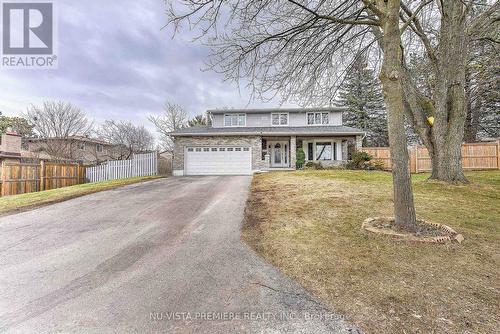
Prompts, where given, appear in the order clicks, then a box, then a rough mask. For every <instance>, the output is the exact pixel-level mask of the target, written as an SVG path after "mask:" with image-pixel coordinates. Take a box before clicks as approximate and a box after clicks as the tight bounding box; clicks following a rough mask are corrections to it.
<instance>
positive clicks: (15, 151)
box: [0, 131, 21, 163]
mask: <svg viewBox="0 0 500 334" xmlns="http://www.w3.org/2000/svg"><path fill="white" fill-rule="evenodd" d="M0 162H7V163H19V162H21V136H20V135H18V134H17V133H15V132H13V131H7V132H5V133H3V134H2V136H1V138H0Z"/></svg>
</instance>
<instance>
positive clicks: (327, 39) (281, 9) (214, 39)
mask: <svg viewBox="0 0 500 334" xmlns="http://www.w3.org/2000/svg"><path fill="white" fill-rule="evenodd" d="M182 2H183V3H184V5H185V7H184V8H187V12H186V13H183V14H177V13H176V11H175V10H174V7H173V5H171V8H170V9H171V11H170V13H171V17H170V22H171V23H172V24H174V26H175V28H176V29H177V28H179V24H180V23H181V22H183V21H186V20H188V21H189V22H190V23H193V24H194V26H197V27H199V28H200V29H201V36H200V38H203V37H206V38H204V41H205V42H207V43H208V44H209V45H210V47H211V48H212V50H213V54H212V57H211V60H212V61H211V67H212V68H213V69H215V70H216V71H219V72H222V73H223V74H224V75H225V76H226V78H227V79H233V80H236V81H237V80H239V79H240V78H242V77H245V78H248V79H249V81H250V86H251V87H252V88H253V91H254V94H256V95H257V97H265V95H266V94H267V93H269V92H272V91H279V92H281V94H282V95H283V96H284V98H296V99H299V100H303V101H304V100H305V101H308V102H311V101H314V102H316V103H318V101H321V102H323V101H324V98H325V96H331V98H332V99H333V96H332V95H334V94H332V93H333V92H334V90H333V89H332V87H333V86H335V85H336V84H338V78H339V71H338V70H339V68H344V69H345V67H346V66H347V65H348V64H349V62H350V61H352V59H353V57H354V56H355V53H356V52H353V49H354V51H356V49H358V50H359V51H363V50H365V49H367V48H369V47H370V46H371V45H372V44H373V38H370V37H371V36H372V35H371V34H370V31H371V27H376V28H377V29H378V31H380V32H381V33H382V35H381V39H380V44H381V45H382V46H383V48H384V57H383V63H382V67H381V71H380V79H381V82H382V85H383V93H384V98H385V103H386V105H387V108H388V128H389V142H390V146H391V157H392V173H393V180H394V181H393V184H394V206H395V210H394V212H395V223H396V225H397V226H399V227H401V228H404V229H407V230H415V228H416V216H415V208H414V204H413V192H412V186H411V181H410V174H409V169H408V149H407V141H406V133H405V126H404V114H403V90H402V88H401V78H402V76H403V74H402V71H403V69H402V62H401V59H402V50H401V47H400V46H401V31H400V26H399V23H400V21H399V13H400V1H399V0H385V1H384V0H377V1H370V0H364V1H354V0H349V1H312V0H311V1H293V0H289V1H257V0H247V1H237V0H235V1H216V0H213V1H203V2H199V1H196V0H184V1H182ZM222 26H223V27H225V28H226V29H225V31H224V33H223V34H219V29H218V28H220V27H222ZM330 101H331V100H330Z"/></svg>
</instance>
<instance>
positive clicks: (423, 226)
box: [362, 217, 464, 243]
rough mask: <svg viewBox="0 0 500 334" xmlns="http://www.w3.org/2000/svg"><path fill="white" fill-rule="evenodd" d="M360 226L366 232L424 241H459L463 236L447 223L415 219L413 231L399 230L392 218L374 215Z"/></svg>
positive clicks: (397, 238) (404, 239) (406, 239)
mask: <svg viewBox="0 0 500 334" xmlns="http://www.w3.org/2000/svg"><path fill="white" fill-rule="evenodd" d="M362 228H363V229H364V230H366V231H368V232H371V233H375V234H378V235H384V236H388V237H391V238H393V239H396V240H402V241H415V242H424V243H446V242H452V241H456V242H458V243H461V242H462V241H463V240H464V237H463V236H462V235H461V234H459V233H457V232H456V231H455V230H454V229H452V228H451V227H449V226H447V225H442V224H437V223H431V222H427V221H425V220H423V219H418V220H417V229H416V231H415V232H414V233H412V232H408V231H404V230H401V229H400V228H399V227H398V226H396V225H395V224H394V218H390V217H374V218H368V219H366V220H365V221H364V222H363V225H362Z"/></svg>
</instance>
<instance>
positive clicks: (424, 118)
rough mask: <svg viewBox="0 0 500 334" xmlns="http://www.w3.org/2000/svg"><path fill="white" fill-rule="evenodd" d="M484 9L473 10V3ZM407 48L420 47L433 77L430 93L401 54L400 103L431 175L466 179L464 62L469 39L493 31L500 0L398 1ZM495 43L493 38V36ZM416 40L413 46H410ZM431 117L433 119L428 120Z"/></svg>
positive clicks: (474, 6)
mask: <svg viewBox="0 0 500 334" xmlns="http://www.w3.org/2000/svg"><path fill="white" fill-rule="evenodd" d="M478 5H479V6H482V7H483V8H484V10H481V11H474V9H475V8H476V7H477V6H478ZM401 8H402V11H401V13H400V18H401V20H402V22H403V27H402V30H404V31H405V32H406V33H407V41H408V43H407V46H406V49H412V47H410V46H409V45H410V44H413V50H415V49H416V51H417V52H419V51H421V52H423V55H425V57H426V58H427V60H428V62H429V70H430V71H431V73H432V77H433V78H434V81H435V82H434V83H433V87H432V88H433V92H432V95H431V96H429V95H428V94H426V93H425V91H423V90H421V89H419V87H418V85H417V84H416V82H415V80H414V78H413V77H412V73H411V72H410V71H408V68H407V67H406V63H405V62H404V60H405V58H403V69H404V71H403V80H402V87H403V89H404V102H405V103H404V107H405V112H406V114H407V116H408V118H409V119H410V120H411V122H412V124H413V127H414V129H415V131H416V132H417V133H418V135H419V137H420V139H421V140H422V142H423V143H424V145H425V146H426V147H427V149H428V150H429V154H430V157H431V162H432V176H431V178H433V179H439V180H442V181H448V182H467V180H466V178H465V176H464V174H463V170H462V162H461V144H462V140H463V132H464V124H465V120H466V116H467V96H466V94H465V85H466V68H467V66H466V63H467V57H468V56H467V55H468V53H469V47H470V45H471V43H472V42H473V41H476V40H482V39H491V38H492V37H491V36H489V33H491V32H493V38H498V33H496V34H497V35H496V36H495V31H498V10H499V9H500V5H499V2H494V3H493V2H490V1H482V2H475V1H459V0H450V1H432V0H427V1H420V2H410V1H408V2H406V3H402V4H401ZM497 43H498V41H497ZM415 45H417V47H416V48H415ZM431 116H432V117H433V118H434V122H433V124H431V123H430V122H428V118H429V117H431Z"/></svg>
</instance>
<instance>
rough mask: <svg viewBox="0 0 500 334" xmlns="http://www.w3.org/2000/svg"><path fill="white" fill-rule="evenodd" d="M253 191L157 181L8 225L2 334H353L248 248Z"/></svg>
mask: <svg viewBox="0 0 500 334" xmlns="http://www.w3.org/2000/svg"><path fill="white" fill-rule="evenodd" d="M250 180H251V178H250V177H246V176H236V177H184V178H169V179H161V180H155V181H150V182H146V183H141V184H134V185H130V186H126V187H122V188H118V189H115V190H110V191H106V192H101V193H96V194H92V195H88V196H84V197H80V198H76V199H73V200H69V201H66V202H63V203H59V204H55V205H51V206H47V207H44V208H40V209H37V210H33V211H29V212H25V213H20V214H16V215H11V216H6V217H2V218H0V332H5V331H7V332H13V333H17V332H18V333H47V332H50V333H54V332H60V333H73V332H78V333H81V332H84V333H103V332H108V333H129V332H141V333H145V332H168V333H285V332H286V333H288V332H289V333H352V332H356V330H355V329H354V328H353V327H351V326H349V324H347V323H346V322H345V321H344V320H343V319H342V318H341V317H340V316H338V315H335V314H332V313H331V312H330V311H329V310H328V309H326V308H325V307H324V306H323V305H322V304H321V303H319V302H318V301H317V300H316V299H314V298H313V297H311V296H310V295H309V294H308V293H307V292H305V291H304V290H303V289H302V288H301V287H300V286H298V285H297V284H296V283H295V282H293V281H291V280H289V279H288V278H286V277H284V276H283V275H282V274H280V273H279V272H278V271H277V270H275V269H274V268H273V267H272V266H270V265H268V264H266V263H265V262H263V261H262V260H261V259H260V258H259V257H258V256H257V255H256V254H255V253H254V252H253V251H252V250H250V249H249V248H248V247H247V246H246V245H244V244H243V243H242V242H241V241H240V225H241V221H242V217H243V211H244V207H245V201H246V198H247V194H248V188H249V184H250Z"/></svg>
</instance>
